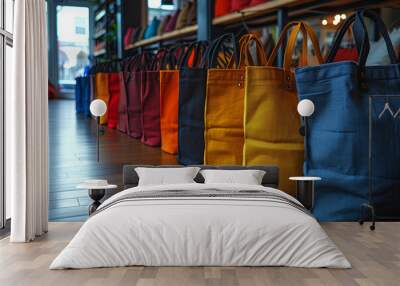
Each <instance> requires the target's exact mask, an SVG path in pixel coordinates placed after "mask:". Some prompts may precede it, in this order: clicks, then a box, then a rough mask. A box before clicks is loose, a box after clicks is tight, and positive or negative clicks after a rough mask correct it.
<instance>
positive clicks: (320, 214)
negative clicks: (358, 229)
mask: <svg viewBox="0 0 400 286" xmlns="http://www.w3.org/2000/svg"><path fill="white" fill-rule="evenodd" d="M364 16H366V17H368V18H370V19H371V20H373V21H374V22H375V23H376V27H378V28H379V32H380V33H381V35H382V36H383V37H384V39H385V42H386V45H387V49H388V53H389V57H390V60H391V64H390V65H381V66H365V63H366V60H367V56H368V53H369V38H368V33H367V29H366V25H365V22H364ZM352 23H354V25H353V34H354V38H355V41H356V45H357V49H358V54H359V59H358V62H357V63H356V62H353V61H343V62H335V63H333V62H332V61H333V59H334V57H335V55H336V52H337V51H338V49H339V46H340V42H341V40H342V38H343V36H344V35H345V33H346V31H347V30H348V29H349V27H350V25H351V24H352ZM296 83H297V92H298V96H299V99H300V100H302V99H309V100H311V101H313V103H314V105H315V112H314V114H313V115H312V116H311V117H310V120H309V125H308V127H309V128H308V131H307V134H306V140H305V143H306V145H305V146H306V161H305V163H304V174H305V175H306V176H319V177H321V178H322V180H321V181H319V182H317V184H316V194H315V207H314V209H313V213H314V215H315V216H316V217H317V218H318V219H320V220H322V221H352V220H357V219H359V218H360V214H361V210H360V208H361V205H362V204H363V203H366V202H368V201H369V193H368V183H369V177H368V174H369V172H368V166H369V159H368V155H369V144H368V142H369V132H368V131H369V124H368V122H369V121H368V120H369V117H368V116H369V113H368V110H369V97H370V95H387V96H385V97H383V98H381V99H378V100H374V102H373V108H372V118H373V120H372V121H373V122H372V126H374V127H373V128H374V137H373V138H372V145H371V146H373V150H372V153H373V154H374V155H373V156H374V160H373V162H374V163H373V165H372V169H373V170H374V171H373V176H372V182H373V192H372V197H371V203H372V204H373V205H374V206H375V207H376V209H377V210H378V213H377V214H378V215H390V216H392V215H398V214H399V208H398V205H399V202H400V196H399V193H400V167H399V162H400V158H399V155H400V144H399V143H400V142H399V138H400V125H399V123H400V120H399V119H398V118H397V119H394V118H393V116H391V115H387V114H385V115H384V116H382V117H381V118H379V114H380V113H381V112H382V111H383V109H384V105H385V103H386V102H388V101H390V104H391V106H392V108H393V109H394V110H395V111H396V110H398V109H399V108H400V104H399V100H397V103H396V100H395V98H394V97H392V98H391V97H390V95H399V94H400V65H399V64H398V63H397V59H396V54H395V52H394V49H393V45H392V43H391V41H390V38H389V35H388V32H387V30H386V27H385V25H384V24H383V22H382V20H381V19H380V18H379V16H377V15H376V14H374V13H372V12H369V11H358V12H357V13H356V14H355V15H352V16H351V17H349V18H348V19H347V20H346V22H345V23H344V24H343V26H342V28H341V29H340V31H339V32H338V33H337V35H336V37H335V39H334V43H333V46H332V49H331V51H330V54H329V55H328V58H327V62H326V63H325V64H323V65H319V66H313V67H305V68H299V69H297V70H296ZM389 130H390V131H389Z"/></svg>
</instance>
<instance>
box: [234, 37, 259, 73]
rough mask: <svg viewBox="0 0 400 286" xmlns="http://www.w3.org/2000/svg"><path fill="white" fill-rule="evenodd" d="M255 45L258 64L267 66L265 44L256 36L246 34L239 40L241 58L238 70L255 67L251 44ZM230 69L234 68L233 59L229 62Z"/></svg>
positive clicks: (237, 66)
mask: <svg viewBox="0 0 400 286" xmlns="http://www.w3.org/2000/svg"><path fill="white" fill-rule="evenodd" d="M251 43H255V45H256V46H255V47H256V52H257V63H258V65H266V64H267V57H266V55H265V51H264V47H263V44H262V43H261V40H260V38H259V37H258V36H257V35H255V34H245V35H243V36H242V37H241V38H240V40H239V47H240V52H239V53H240V56H239V62H238V64H237V65H236V66H235V67H236V68H244V67H245V66H254V65H255V63H254V61H253V57H252V56H251V54H250V44H251ZM228 67H229V68H234V62H233V57H231V60H230V62H229V66H228Z"/></svg>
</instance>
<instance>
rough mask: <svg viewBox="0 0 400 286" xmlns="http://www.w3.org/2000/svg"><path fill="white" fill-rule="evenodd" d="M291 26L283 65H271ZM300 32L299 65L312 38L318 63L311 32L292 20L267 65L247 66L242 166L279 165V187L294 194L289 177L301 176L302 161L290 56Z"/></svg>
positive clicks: (298, 118) (304, 63)
mask: <svg viewBox="0 0 400 286" xmlns="http://www.w3.org/2000/svg"><path fill="white" fill-rule="evenodd" d="M290 28H292V30H291V32H290V34H289V37H288V43H287V46H286V50H285V53H284V64H283V67H282V68H278V67H274V66H273V63H274V61H275V58H276V55H277V52H278V49H280V48H281V45H282V42H283V40H284V38H286V34H287V32H288V31H289V29H290ZM299 32H301V33H302V36H303V45H302V46H303V47H302V49H301V52H300V55H301V57H300V64H301V65H306V64H307V58H308V53H307V38H308V36H309V37H310V39H311V42H312V44H313V47H314V51H315V54H316V57H317V59H318V61H319V63H320V64H321V63H322V56H321V52H320V49H319V45H318V40H317V38H316V35H315V34H314V31H313V30H312V29H311V28H310V27H309V26H308V25H307V24H306V23H302V22H291V23H289V24H288V25H286V27H285V28H284V30H283V31H282V34H281V36H280V38H279V40H278V42H277V45H276V46H275V48H274V50H273V52H272V54H271V57H270V58H269V60H268V64H267V66H263V67H262V66H251V67H247V68H246V81H245V100H244V101H245V102H244V110H245V111H244V148H243V164H244V165H273V166H278V167H279V189H281V190H283V191H285V192H287V193H289V194H290V195H292V196H295V195H296V186H295V184H294V183H293V182H292V181H290V180H289V177H291V176H299V175H302V174H303V172H302V166H303V161H304V147H303V137H302V136H301V135H300V133H299V128H300V116H299V114H298V112H297V102H298V100H297V93H296V85H295V81H294V73H293V72H292V70H291V62H292V56H293V52H294V48H295V43H296V40H297V36H298V34H299Z"/></svg>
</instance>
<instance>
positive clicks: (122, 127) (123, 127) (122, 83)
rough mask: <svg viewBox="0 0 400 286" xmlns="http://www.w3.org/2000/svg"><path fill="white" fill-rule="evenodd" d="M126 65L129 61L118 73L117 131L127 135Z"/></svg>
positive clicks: (126, 62)
mask: <svg viewBox="0 0 400 286" xmlns="http://www.w3.org/2000/svg"><path fill="white" fill-rule="evenodd" d="M128 63H129V61H125V62H123V64H122V67H121V71H120V72H119V73H118V79H119V90H120V96H119V101H118V124H117V129H118V130H119V131H121V132H123V133H129V117H128V93H127V79H128V71H127V70H126V68H127V66H128Z"/></svg>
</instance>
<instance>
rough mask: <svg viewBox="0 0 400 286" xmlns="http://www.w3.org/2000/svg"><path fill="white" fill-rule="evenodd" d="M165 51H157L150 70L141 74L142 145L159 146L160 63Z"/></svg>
mask: <svg viewBox="0 0 400 286" xmlns="http://www.w3.org/2000/svg"><path fill="white" fill-rule="evenodd" d="M164 56H165V50H163V49H162V50H159V51H158V52H157V55H156V56H155V58H154V59H153V61H152V64H151V65H150V68H149V69H148V70H146V71H144V72H143V73H142V89H141V90H142V92H141V104H142V105H141V106H142V127H143V129H142V137H141V139H140V140H141V141H142V143H143V144H146V145H149V146H160V145H161V131H160V62H161V59H162V57H164Z"/></svg>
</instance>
